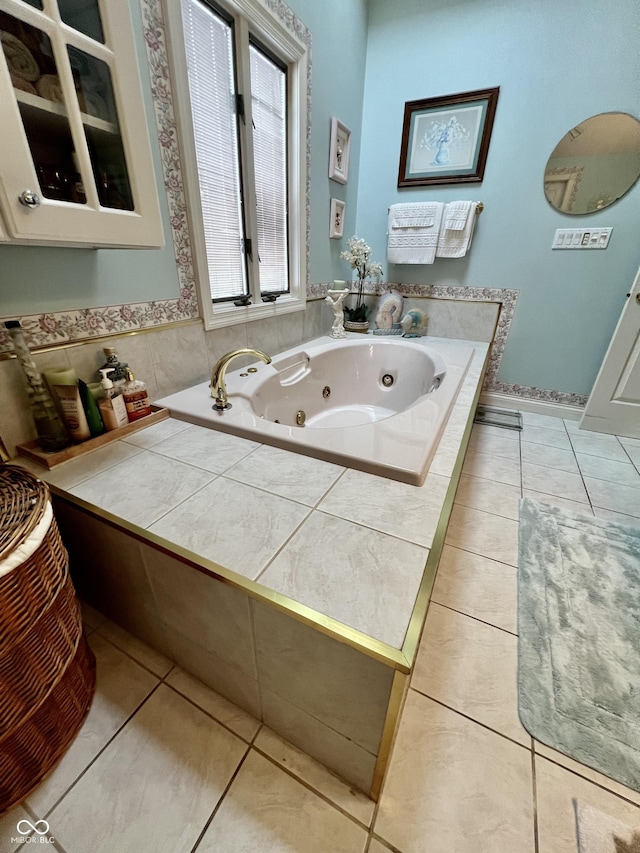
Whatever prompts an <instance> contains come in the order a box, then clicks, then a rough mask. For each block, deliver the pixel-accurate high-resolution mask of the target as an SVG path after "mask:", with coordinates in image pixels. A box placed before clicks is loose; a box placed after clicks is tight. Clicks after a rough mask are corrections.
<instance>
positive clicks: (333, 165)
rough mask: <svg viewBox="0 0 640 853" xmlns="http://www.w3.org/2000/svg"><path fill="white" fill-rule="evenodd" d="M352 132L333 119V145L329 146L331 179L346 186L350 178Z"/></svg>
mask: <svg viewBox="0 0 640 853" xmlns="http://www.w3.org/2000/svg"><path fill="white" fill-rule="evenodd" d="M350 140H351V131H350V130H349V128H348V127H347V126H346V125H344V124H342V122H341V121H338V119H337V118H332V119H331V143H330V145H329V177H330V178H331V180H332V181H337V182H338V183H339V184H346V183H347V179H348V177H349V143H350Z"/></svg>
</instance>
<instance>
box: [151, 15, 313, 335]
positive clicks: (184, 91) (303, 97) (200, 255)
mask: <svg viewBox="0 0 640 853" xmlns="http://www.w3.org/2000/svg"><path fill="white" fill-rule="evenodd" d="M215 6H217V7H219V8H220V9H222V10H223V11H224V12H225V13H227V14H229V15H230V16H231V17H233V19H234V30H235V38H236V46H237V44H238V43H239V42H240V43H242V41H243V40H244V41H245V43H246V44H248V43H249V36H251V37H252V38H254V39H255V40H256V41H257V42H258V44H260V45H262V46H263V47H264V48H266V49H267V50H269V51H271V52H272V53H273V54H274V56H276V57H277V58H278V59H279V60H280V61H281V62H282V63H283V64H284V65H285V66H286V67H287V71H288V74H287V112H288V140H287V143H288V144H287V171H288V188H287V200H288V222H289V228H288V231H289V235H288V244H289V246H288V248H289V285H290V290H289V293H286V294H282V295H280V296H278V298H277V299H276V301H275V302H263V301H262V299H261V297H260V295H259V294H256V295H255V296H254V295H251V297H250V298H251V299H252V304H251V305H247V306H236V305H234V304H233V302H231V303H228V302H213V301H212V299H211V294H210V287H209V270H208V263H207V255H206V247H205V240H204V226H203V221H202V205H201V199H200V187H199V183H198V170H197V163H196V154H195V143H194V139H193V132H192V128H193V119H192V115H191V102H190V96H189V82H188V78H187V64H186V52H185V46H184V32H183V26H182V11H181V3H180V2H179V0H163V10H164V14H165V20H166V23H167V32H168V54H169V64H170V72H171V79H172V85H173V86H174V90H175V95H174V107H175V110H176V119H177V135H178V143H179V146H180V154H181V159H182V168H183V181H184V189H185V196H186V200H187V216H188V219H189V225H190V231H191V240H192V251H193V261H194V265H195V274H196V281H197V285H198V287H197V289H198V295H199V302H200V311H201V315H202V318H203V321H204V326H205V329H215V328H220V327H224V326H232V325H235V324H239V323H246V322H250V321H252V320H258V319H264V318H267V317H273V316H275V315H276V314H285V313H291V312H294V311H302V310H304V308H305V303H306V290H307V279H308V235H309V205H308V193H309V187H308V175H309V135H308V127H309V114H308V113H309V91H310V83H309V74H310V50H309V48H308V47H307V45H306V44H305V43H304V41H303V40H302V39H301V38H300V37H299V35H298V34H297V33H296V32H294V31H293V30H292V28H291V27H290V26H287V25H286V24H287V23H288V20H287V21H284V22H283V21H280V20H279V19H278V18H277V17H276V16H275V15H274V14H273V13H272V12H270V11H269V10H268V9H266V8H265V7H264V6H262V5H261V4H260V3H259V2H258V0H214V7H215ZM237 57H238V66H239V69H238V86H239V91H241V92H242V91H243V85H242V81H243V80H244V79H248V78H249V75H250V70H249V53H248V51H247V52H246V54H243V53H241V52H240V51H237ZM243 93H244V92H243ZM250 101H251V99H250V98H248V97H245V99H244V106H245V115H246V122H247V124H248V126H251V103H250ZM247 139H249V140H250V141H249V144H248V145H243V146H242V148H241V169H242V171H243V173H244V174H246V167H247V164H246V160H245V158H252V157H253V149H252V144H251V134H247ZM244 192H245V204H246V205H247V206H248V209H250V210H254V209H255V188H254V187H253V186H251V187H249V188H247V187H246V186H245V189H244ZM251 219H252V217H251V216H250V217H248V219H247V220H246V228H247V234H246V236H247V237H250V238H251V239H252V240H254V238H255V241H254V242H253V246H254V247H257V234H254V233H253V225H251V224H250V223H251ZM253 219H254V221H255V217H253ZM248 262H249V263H250V261H248ZM253 263H255V264H257V263H258V259H257V249H255V248H254V253H253Z"/></svg>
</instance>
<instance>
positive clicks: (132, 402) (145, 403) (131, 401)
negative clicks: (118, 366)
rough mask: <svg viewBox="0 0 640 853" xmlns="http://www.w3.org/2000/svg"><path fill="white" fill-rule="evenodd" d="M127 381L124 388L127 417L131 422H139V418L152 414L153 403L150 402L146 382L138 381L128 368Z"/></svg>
mask: <svg viewBox="0 0 640 853" xmlns="http://www.w3.org/2000/svg"><path fill="white" fill-rule="evenodd" d="M126 377H127V381H126V382H125V384H124V385H123V386H122V396H123V397H124V402H125V405H126V407H127V416H128V418H129V420H130V421H137V420H138V419H139V418H144V417H146V416H147V415H150V414H151V403H150V402H149V394H148V393H147V386H146V385H145V384H144V382H141V381H140V380H139V379H136V378H135V376H134V375H133V373H132V372H131V371H130V370H129V368H127V370H126Z"/></svg>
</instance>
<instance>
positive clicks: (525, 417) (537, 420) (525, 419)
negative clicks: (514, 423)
mask: <svg viewBox="0 0 640 853" xmlns="http://www.w3.org/2000/svg"><path fill="white" fill-rule="evenodd" d="M522 423H523V424H524V425H525V428H526V427H528V426H535V427H544V428H545V429H556V430H559V431H560V432H566V429H565V426H564V421H563V420H562V418H556V417H554V416H553V415H540V414H538V413H537V412H522Z"/></svg>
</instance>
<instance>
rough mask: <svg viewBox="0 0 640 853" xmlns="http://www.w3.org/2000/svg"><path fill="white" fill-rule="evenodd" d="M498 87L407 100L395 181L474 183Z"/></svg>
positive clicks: (408, 183) (479, 175) (401, 183)
mask: <svg viewBox="0 0 640 853" xmlns="http://www.w3.org/2000/svg"><path fill="white" fill-rule="evenodd" d="M499 92H500V89H499V87H496V88H494V89H480V90H478V91H475V92H460V93H459V94H457V95H446V96H444V97H439V98H426V99H424V100H422V101H407V102H406V103H405V105H404V123H403V127H402V142H401V148H400V169H399V172H398V186H399V187H416V186H428V185H429V184H461V183H480V182H481V181H482V178H483V177H484V169H485V164H486V162H487V153H488V151H489V141H490V139H491V130H492V128H493V119H494V117H495V114H496V106H497V104H498V93H499Z"/></svg>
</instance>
